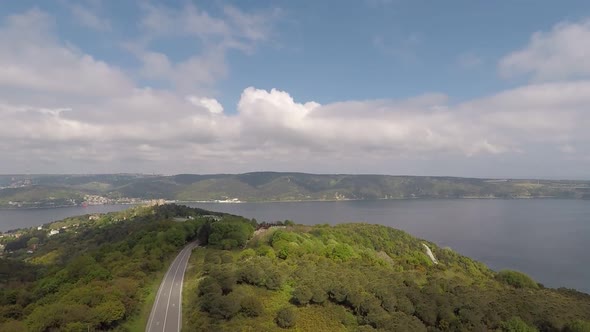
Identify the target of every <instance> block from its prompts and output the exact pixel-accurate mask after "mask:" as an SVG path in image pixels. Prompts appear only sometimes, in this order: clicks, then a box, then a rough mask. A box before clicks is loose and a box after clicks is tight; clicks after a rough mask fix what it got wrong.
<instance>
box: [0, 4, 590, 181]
mask: <svg viewBox="0 0 590 332" xmlns="http://www.w3.org/2000/svg"><path fill="white" fill-rule="evenodd" d="M589 108H590V2H588V1H533V0H521V1H471V0H469V1H468V0H463V1H461V0H457V1H404V0H356V1H352V0H338V1H336V0H326V1H304V0H301V1H287V0H283V1H280V0H279V1H266V0H257V1H254V0H243V1H224V0H212V1H191V0H180V1H142V0H130V1H115V0H112V1H106V0H105V1H98V0H80V1H69V0H56V1H27V0H22V1H12V2H5V3H3V4H2V6H0V173H3V174H31V173H44V174H45V173H83V174H87V173H149V174H152V173H157V174H178V173H197V174H206V173H243V172H250V171H296V172H310V173H355V174H356V173H362V174H368V173H370V174H392V175H441V176H464V177H486V178H507V177H510V178H551V179H590V109H589Z"/></svg>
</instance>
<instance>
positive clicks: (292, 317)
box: [275, 307, 297, 329]
mask: <svg viewBox="0 0 590 332" xmlns="http://www.w3.org/2000/svg"><path fill="white" fill-rule="evenodd" d="M275 321H276V323H277V325H278V326H279V327H282V328H284V329H286V328H290V327H293V326H295V324H296V323H297V314H296V313H295V311H294V310H293V308H288V307H287V308H282V309H281V310H279V312H278V313H277V317H276V318H275Z"/></svg>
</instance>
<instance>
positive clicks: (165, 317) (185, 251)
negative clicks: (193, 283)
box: [162, 249, 190, 332]
mask: <svg viewBox="0 0 590 332" xmlns="http://www.w3.org/2000/svg"><path fill="white" fill-rule="evenodd" d="M187 252H188V253H189V255H190V251H187V250H186V249H184V250H183V251H182V252H181V254H180V255H179V256H182V257H181V258H180V261H179V263H178V264H177V266H176V271H174V277H172V280H175V279H176V275H177V274H178V269H179V268H180V267H181V266H182V264H181V262H182V261H183V260H184V258H185V256H186V254H187ZM182 275H183V276H184V273H182ZM173 288H174V284H172V286H171V287H170V296H168V304H167V305H166V314H165V315H164V325H163V326H164V329H163V330H162V331H163V332H166V321H167V320H168V310H169V308H170V298H171V297H172V289H173ZM178 330H180V326H178Z"/></svg>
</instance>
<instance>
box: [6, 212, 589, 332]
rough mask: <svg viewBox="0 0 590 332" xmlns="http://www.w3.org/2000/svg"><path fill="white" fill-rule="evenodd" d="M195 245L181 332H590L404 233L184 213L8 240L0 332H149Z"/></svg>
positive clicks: (120, 217) (551, 295)
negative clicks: (163, 282)
mask: <svg viewBox="0 0 590 332" xmlns="http://www.w3.org/2000/svg"><path fill="white" fill-rule="evenodd" d="M51 229H58V230H59V233H58V234H54V235H50V234H51V233H50V232H49V230H51ZM196 239H198V240H199V242H200V243H201V245H202V246H201V247H199V248H197V249H195V250H194V252H193V254H192V256H191V260H190V262H189V269H188V271H187V274H186V276H185V286H184V295H183V299H184V302H183V303H184V305H183V324H184V329H183V330H186V331H282V330H284V329H291V330H293V331H314V332H316V331H590V295H588V294H584V293H581V292H577V291H575V290H571V289H548V288H545V287H543V285H541V284H538V283H536V282H535V281H533V280H532V279H531V278H529V277H528V276H526V275H524V274H522V273H519V272H515V271H500V272H495V271H492V270H490V269H489V268H487V267H486V266H485V265H483V264H481V263H479V262H476V261H474V260H471V259H469V258H467V257H464V256H462V255H460V254H458V253H456V252H454V251H452V250H450V249H444V248H440V247H438V246H437V245H436V244H434V243H431V242H428V241H425V240H420V239H417V238H414V237H412V236H411V235H409V234H407V233H405V232H403V231H399V230H396V229H393V228H389V227H385V226H378V225H368V224H341V225H337V226H329V225H317V226H304V225H296V224H294V223H293V222H291V221H285V222H274V223H270V224H269V223H262V224H260V223H258V222H257V221H256V220H249V219H246V218H242V217H239V216H232V215H227V214H220V213H214V212H208V211H204V210H200V209H193V208H187V207H184V206H178V205H164V206H155V207H136V208H133V209H130V210H127V211H123V212H117V213H109V214H105V215H86V216H81V217H74V218H68V219H66V220H63V221H59V222H55V223H51V224H48V225H44V226H43V227H42V229H37V228H32V229H24V230H19V231H18V232H17V233H12V234H11V235H10V236H8V237H3V238H2V239H0V242H1V243H2V244H3V245H5V251H4V253H3V257H2V258H0V331H3V332H4V331H6V332H10V331H19V332H20V331H89V330H90V331H106V330H111V331H143V330H144V328H145V324H146V321H147V317H148V315H149V309H150V307H151V303H152V301H153V298H154V294H155V290H156V289H157V286H158V284H159V281H160V278H161V277H162V275H163V273H164V271H165V270H166V267H167V265H168V264H169V262H170V261H171V259H172V258H173V257H174V256H175V254H176V253H177V252H178V251H179V250H180V248H182V247H183V246H184V244H185V243H187V242H189V241H193V240H196Z"/></svg>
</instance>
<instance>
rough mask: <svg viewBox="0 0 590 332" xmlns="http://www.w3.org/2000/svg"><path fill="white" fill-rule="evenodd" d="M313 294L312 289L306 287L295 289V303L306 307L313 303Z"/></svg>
mask: <svg viewBox="0 0 590 332" xmlns="http://www.w3.org/2000/svg"><path fill="white" fill-rule="evenodd" d="M312 296H313V293H312V292H311V289H310V288H309V287H307V286H305V285H302V286H299V287H297V288H295V290H294V291H293V302H295V303H296V304H299V305H306V304H308V303H309V302H310V301H311V297H312Z"/></svg>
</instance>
